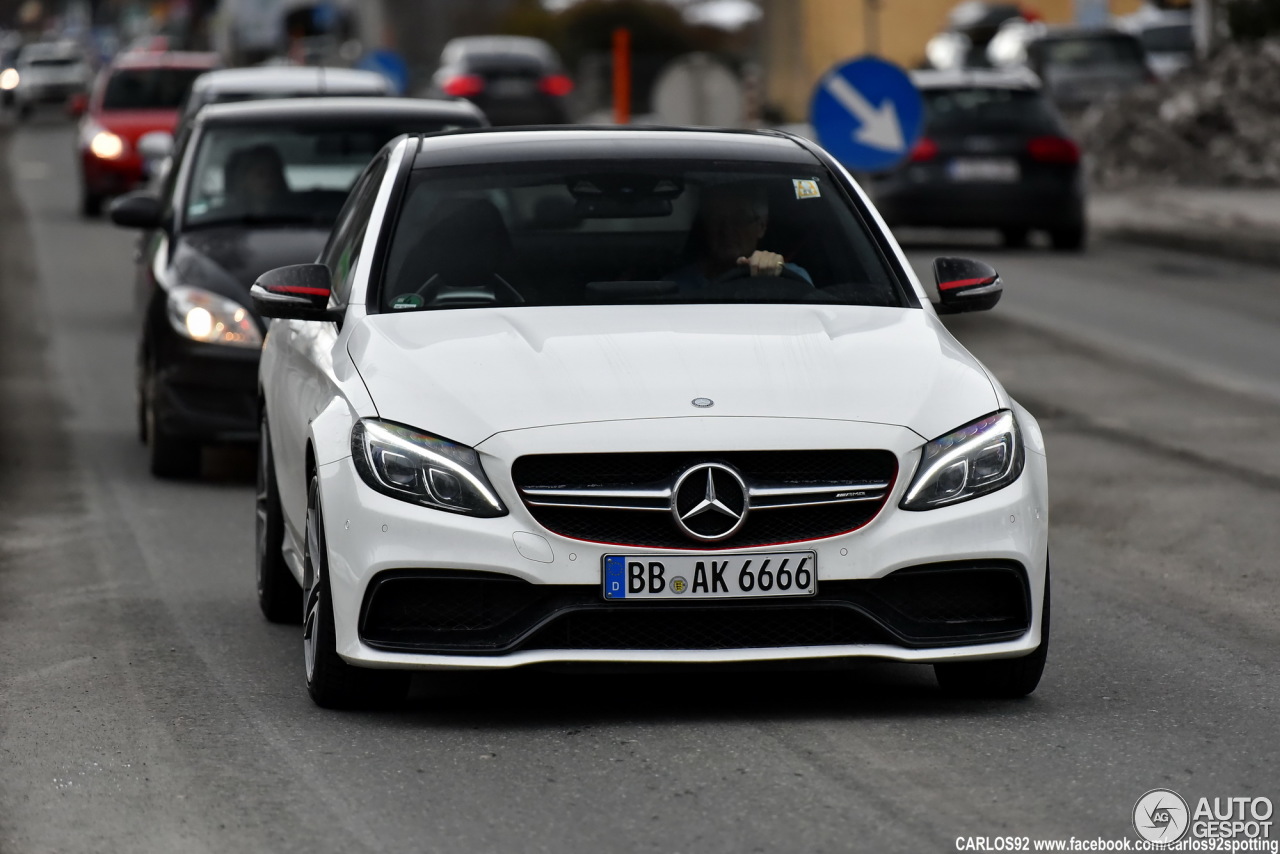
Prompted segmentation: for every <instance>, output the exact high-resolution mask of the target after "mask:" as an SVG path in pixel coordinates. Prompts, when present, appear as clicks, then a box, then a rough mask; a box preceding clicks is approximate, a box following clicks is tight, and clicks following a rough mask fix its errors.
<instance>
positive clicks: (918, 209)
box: [867, 69, 1086, 249]
mask: <svg viewBox="0 0 1280 854" xmlns="http://www.w3.org/2000/svg"><path fill="white" fill-rule="evenodd" d="M913 79H914V80H915V83H916V86H917V87H918V88H919V89H920V93H921V95H923V97H924V105H925V124H924V135H923V137H922V138H921V139H920V140H919V142H917V143H916V145H915V147H914V149H913V150H912V151H911V154H910V156H909V157H908V158H907V159H906V160H905V161H904V162H903V163H902V164H901V165H899V166H897V167H895V168H893V169H891V170H888V171H885V172H882V173H879V174H876V175H873V176H871V178H870V180H869V181H868V182H867V184H868V187H869V189H870V190H871V192H872V195H873V196H874V197H875V202H876V207H878V208H879V209H880V213H881V215H882V216H884V218H885V220H886V221H887V222H888V223H889V225H890V226H891V227H892V226H901V225H912V226H935V227H943V228H994V229H999V230H1000V231H1001V233H1002V234H1003V235H1004V239H1005V242H1006V243H1007V244H1009V245H1013V246H1021V245H1025V243H1026V242H1027V236H1028V232H1029V231H1031V230H1032V229H1042V230H1044V231H1047V232H1048V233H1049V238H1050V240H1051V242H1052V244H1053V247H1054V248H1055V249H1080V248H1081V247H1083V246H1084V242H1085V236H1086V226H1085V187H1084V179H1083V176H1082V172H1081V168H1080V148H1079V147H1078V146H1077V145H1076V143H1075V142H1074V141H1073V140H1072V139H1071V137H1070V135H1069V134H1068V133H1067V130H1066V128H1065V126H1064V125H1063V123H1062V119H1061V118H1060V117H1059V116H1058V114H1057V112H1056V111H1055V110H1054V108H1053V106H1052V104H1050V102H1049V100H1048V99H1047V98H1046V97H1045V96H1044V93H1043V92H1042V90H1041V88H1040V83H1039V80H1038V79H1037V78H1036V77H1035V75H1034V74H1032V73H1031V72H1029V71H1027V70H1025V69H1023V70H1017V71H984V70H964V71H922V72H916V73H915V74H914V75H913Z"/></svg>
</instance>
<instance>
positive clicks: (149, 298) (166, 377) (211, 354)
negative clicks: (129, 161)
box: [111, 98, 484, 477]
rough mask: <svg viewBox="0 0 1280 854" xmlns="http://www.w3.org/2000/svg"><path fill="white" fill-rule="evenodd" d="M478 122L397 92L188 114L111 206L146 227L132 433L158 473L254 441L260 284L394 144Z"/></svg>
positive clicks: (302, 251)
mask: <svg viewBox="0 0 1280 854" xmlns="http://www.w3.org/2000/svg"><path fill="white" fill-rule="evenodd" d="M483 124H484V117H483V116H482V115H481V114H480V111H479V110H477V109H476V108H475V107H473V106H471V105H470V104H459V103H453V102H440V101H426V100H420V99H402V98H307V99H294V100H280V101H269V100H268V101H258V102H255V103H250V104H218V105H211V106H208V107H205V108H204V109H203V110H201V111H200V112H199V113H197V114H196V116H195V118H194V120H193V121H191V122H190V127H189V132H187V133H186V134H184V136H183V139H182V140H181V141H180V143H179V146H178V148H177V149H176V151H175V152H174V163H175V166H174V168H172V169H170V170H169V172H168V173H167V175H166V176H165V178H164V180H163V182H161V187H160V190H159V194H155V193H153V192H150V191H146V190H139V191H135V192H134V193H130V194H127V195H125V196H122V197H121V198H119V199H117V200H116V201H115V203H114V204H113V205H112V207H111V218H112V220H114V221H115V222H116V223H117V224H118V225H123V226H128V227H133V228H141V229H144V230H145V231H146V233H145V235H144V237H143V240H142V242H141V250H142V251H141V252H140V253H139V256H138V261H137V271H136V283H137V307H138V311H139V318H138V332H139V340H138V374H137V376H138V381H137V389H138V428H139V433H140V435H141V437H142V438H143V439H144V440H145V441H146V442H147V444H148V447H149V450H150V464H151V471H152V472H153V473H154V474H156V475H158V476H162V477H189V476H194V475H196V474H198V473H199V470H200V457H201V447H202V446H203V445H204V444H206V443H214V442H238V441H243V442H252V441H254V440H256V439H257V436H258V416H257V412H258V403H257V366H258V350H259V347H260V346H261V344H262V336H263V334H264V333H265V331H266V327H265V326H264V324H263V321H262V319H261V318H259V317H258V316H257V315H256V314H255V312H254V311H253V310H252V309H251V308H250V301H249V286H250V285H252V284H253V281H254V279H256V278H257V277H258V276H259V275H260V274H261V273H262V272H263V271H265V270H269V269H271V268H272V267H277V266H280V265H281V264H300V263H303V262H306V261H312V260H314V259H315V257H316V255H317V253H318V252H319V251H320V249H321V247H322V246H324V243H325V239H326V238H327V237H328V234H329V229H330V226H331V225H332V224H333V221H334V219H335V218H336V217H337V215H338V211H339V210H340V209H341V208H342V205H343V203H344V202H345V201H346V199H347V194H348V191H349V190H350V189H351V185H352V182H354V181H355V179H356V177H357V176H358V175H359V174H360V172H361V171H362V170H363V169H364V167H365V166H366V165H367V164H368V163H369V161H370V160H371V159H372V158H373V156H374V155H375V154H377V152H378V150H379V149H381V148H382V146H383V145H384V144H385V143H386V142H387V141H388V140H390V139H392V138H393V137H395V136H397V135H399V134H403V133H429V132H434V131H439V130H443V129H446V128H458V127H476V126H480V125H483ZM344 263H346V264H351V263H354V260H353V259H352V258H350V257H347V258H344ZM349 272H350V270H349V269H348V268H347V267H342V268H335V270H334V275H335V276H338V277H341V276H344V275H347V274H348V273H349Z"/></svg>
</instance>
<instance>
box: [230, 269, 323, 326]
mask: <svg viewBox="0 0 1280 854" xmlns="http://www.w3.org/2000/svg"><path fill="white" fill-rule="evenodd" d="M332 292H333V278H332V276H330V275H329V268H328V267H326V266H325V265H324V264H295V265H293V266H291V267H277V268H276V269H274V270H268V271H267V272H265V273H263V274H262V275H261V276H259V277H258V281H256V282H254V283H253V287H252V288H250V289H249V296H250V297H251V298H252V299H253V307H254V309H256V310H257V312H258V314H260V315H262V316H263V317H278V318H282V319H284V320H329V321H338V320H341V319H342V315H343V311H342V309H336V308H330V307H329V297H330V296H331V295H332Z"/></svg>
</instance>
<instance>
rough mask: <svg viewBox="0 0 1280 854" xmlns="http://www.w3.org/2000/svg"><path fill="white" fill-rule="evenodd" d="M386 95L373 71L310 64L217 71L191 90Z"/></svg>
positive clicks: (381, 79) (384, 85)
mask: <svg viewBox="0 0 1280 854" xmlns="http://www.w3.org/2000/svg"><path fill="white" fill-rule="evenodd" d="M339 88H340V89H343V90H360V91H365V90H367V91H369V92H386V91H388V90H389V89H390V84H389V83H388V82H387V79H386V78H385V77H383V76H382V75H381V74H379V73H377V72H376V71H362V70H360V69H355V68H324V67H321V66H314V65H285V66H259V67H257V68H221V69H218V70H217V71H210V72H207V73H205V74H202V75H200V76H199V77H197V78H196V82H195V84H194V85H193V91H198V92H204V91H207V90H210V89H216V90H222V91H233V92H234V91H246V92H268V91H275V90H278V91H281V92H297V91H299V90H301V89H309V90H313V91H315V92H323V91H325V90H328V89H339Z"/></svg>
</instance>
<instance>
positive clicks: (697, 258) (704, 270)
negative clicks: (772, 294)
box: [667, 182, 813, 292]
mask: <svg viewBox="0 0 1280 854" xmlns="http://www.w3.org/2000/svg"><path fill="white" fill-rule="evenodd" d="M768 226H769V201H768V196H767V194H766V193H765V190H764V187H762V186H761V185H760V184H757V183H746V182H739V183H732V184H717V185H713V186H711V187H708V188H707V189H706V190H704V191H703V194H702V199H701V204H700V206H699V209H698V215H697V218H696V219H695V220H694V224H693V231H692V232H691V233H690V240H689V247H688V250H687V252H686V254H687V255H688V256H689V257H690V258H691V260H690V262H689V263H688V264H686V265H685V266H683V267H681V268H680V269H678V270H676V271H675V272H673V273H672V274H671V275H670V276H668V277H667V278H668V279H670V280H671V281H674V282H675V283H676V285H677V287H678V288H679V290H680V291H681V292H688V291H694V290H697V289H698V288H701V287H706V286H707V285H711V284H715V283H717V282H718V281H722V280H727V279H732V278H737V277H739V276H745V275H751V276H771V277H776V276H782V275H785V274H787V273H790V274H791V275H790V278H800V279H803V280H804V281H806V282H809V283H810V284H812V283H813V279H812V278H811V277H810V276H809V273H808V272H807V271H806V270H805V269H804V268H803V267H800V266H798V265H796V264H792V263H789V262H787V261H786V260H785V259H784V258H783V257H782V256H781V255H779V254H778V253H777V252H770V251H768V250H765V249H758V248H756V247H757V246H758V245H759V243H760V241H761V240H762V239H763V238H764V235H765V231H766V230H767V229H768Z"/></svg>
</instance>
